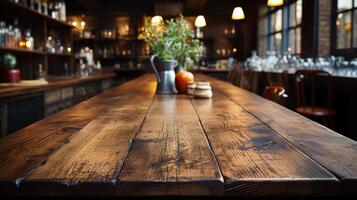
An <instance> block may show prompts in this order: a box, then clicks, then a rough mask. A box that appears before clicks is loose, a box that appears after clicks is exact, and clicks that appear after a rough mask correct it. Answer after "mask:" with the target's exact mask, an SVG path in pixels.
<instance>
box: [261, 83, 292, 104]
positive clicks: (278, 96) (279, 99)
mask: <svg viewBox="0 0 357 200" xmlns="http://www.w3.org/2000/svg"><path fill="white" fill-rule="evenodd" d="M263 96H264V97H265V98H267V99H269V100H271V101H274V102H275V103H278V104H280V105H284V104H285V100H286V99H287V98H288V95H287V94H285V89H284V88H283V87H280V86H268V87H266V88H265V90H264V94H263Z"/></svg>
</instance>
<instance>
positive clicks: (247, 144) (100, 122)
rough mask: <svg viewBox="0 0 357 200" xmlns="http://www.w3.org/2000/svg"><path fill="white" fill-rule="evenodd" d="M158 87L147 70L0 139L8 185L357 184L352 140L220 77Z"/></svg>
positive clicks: (155, 190) (114, 191)
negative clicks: (207, 90) (182, 91)
mask: <svg viewBox="0 0 357 200" xmlns="http://www.w3.org/2000/svg"><path fill="white" fill-rule="evenodd" d="M196 80H201V81H202V80H203V81H210V82H211V85H212V87H213V98H212V99H207V100H203V99H193V98H190V97H188V96H185V95H155V87H156V80H155V77H154V75H152V74H149V75H144V76H141V77H139V78H137V79H135V80H133V81H130V82H127V83H125V84H122V85H120V86H118V87H116V88H114V89H111V90H108V91H106V92H104V93H103V94H101V95H98V96H96V97H93V98H91V99H89V100H86V101H84V102H82V103H80V104H77V105H76V106H74V107H73V108H71V109H67V110H64V111H61V112H59V113H57V114H54V115H51V116H49V117H47V118H45V119H43V120H41V121H39V122H37V123H35V124H32V125H30V126H28V127H26V128H24V129H21V130H19V131H17V132H16V133H14V134H11V135H9V136H7V137H5V138H2V139H1V140H0V159H1V165H0V170H1V171H2V172H3V173H0V183H1V187H0V188H1V189H0V190H1V191H0V192H1V194H3V195H4V194H7V195H110V196H111V195H124V196H127V195H237V196H240V195H243V196H245V195H263V196H276V195H282V196H285V195H304V196H305V195H306V196H313V195H346V194H354V195H356V194H357V191H356V188H357V163H356V160H357V143H356V142H355V141H353V140H351V139H348V138H346V137H344V136H341V135H339V134H337V133H335V132H333V131H331V130H329V129H327V128H325V127H323V126H321V125H319V124H317V123H315V122H313V121H311V120H309V119H307V118H305V117H303V116H301V115H299V114H297V113H295V112H292V111H290V110H288V109H286V108H284V107H282V106H280V105H277V104H275V103H273V102H271V101H268V100H266V99H263V98H262V97H259V96H257V95H255V94H253V93H250V92H248V91H245V90H243V89H240V88H238V87H235V86H233V85H230V84H228V83H226V82H223V81H219V80H217V79H213V78H210V77H208V76H204V75H196Z"/></svg>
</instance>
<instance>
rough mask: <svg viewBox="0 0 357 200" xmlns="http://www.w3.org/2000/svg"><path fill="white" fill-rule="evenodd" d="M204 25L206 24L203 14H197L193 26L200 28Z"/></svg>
mask: <svg viewBox="0 0 357 200" xmlns="http://www.w3.org/2000/svg"><path fill="white" fill-rule="evenodd" d="M206 25H207V24H206V19H205V17H204V16H203V15H198V16H197V17H196V20H195V26H196V27H199V28H202V27H205V26H206Z"/></svg>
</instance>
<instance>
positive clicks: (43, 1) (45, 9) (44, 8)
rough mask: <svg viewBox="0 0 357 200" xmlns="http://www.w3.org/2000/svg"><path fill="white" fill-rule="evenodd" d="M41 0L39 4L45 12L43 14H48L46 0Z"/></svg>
mask: <svg viewBox="0 0 357 200" xmlns="http://www.w3.org/2000/svg"><path fill="white" fill-rule="evenodd" d="M41 1H42V4H41V7H42V13H43V14H45V15H48V3H47V0H41Z"/></svg>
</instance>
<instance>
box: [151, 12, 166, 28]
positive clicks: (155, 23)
mask: <svg viewBox="0 0 357 200" xmlns="http://www.w3.org/2000/svg"><path fill="white" fill-rule="evenodd" d="M163 21H164V19H163V18H162V17H161V16H160V15H156V16H154V17H153V18H151V24H152V25H153V26H158V25H160V24H161V23H162V22H163Z"/></svg>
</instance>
